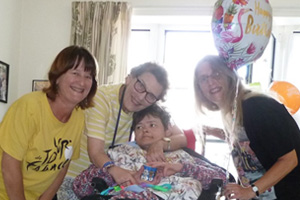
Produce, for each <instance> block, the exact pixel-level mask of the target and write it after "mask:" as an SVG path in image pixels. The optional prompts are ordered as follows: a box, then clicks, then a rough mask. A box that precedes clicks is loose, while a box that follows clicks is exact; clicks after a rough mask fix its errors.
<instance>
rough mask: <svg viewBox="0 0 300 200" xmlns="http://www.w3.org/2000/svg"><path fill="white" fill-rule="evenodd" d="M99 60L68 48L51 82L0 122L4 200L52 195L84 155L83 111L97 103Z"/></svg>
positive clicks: (0, 187)
mask: <svg viewBox="0 0 300 200" xmlns="http://www.w3.org/2000/svg"><path fill="white" fill-rule="evenodd" d="M96 68H97V63H96V60H95V59H94V57H93V56H92V55H91V54H90V53H89V52H88V51H87V50H86V49H84V48H82V47H78V46H69V47H67V48H65V49H63V50H62V51H61V52H60V53H59V54H58V55H57V57H56V58H55V60H54V62H53V64H52V66H51V69H50V71H49V73H48V77H49V82H50V86H49V87H48V88H44V89H43V91H37V92H32V93H29V94H26V95H24V96H23V97H21V98H20V99H18V100H17V101H16V102H14V103H13V104H12V106H11V107H10V108H9V110H8V111H7V113H6V115H5V116H4V118H3V121H2V122H1V124H0V138H1V140H0V170H1V173H0V199H1V200H6V199H19V200H25V199H40V200H42V199H51V198H52V197H54V195H55V193H56V191H57V190H58V188H59V186H60V185H61V183H62V181H63V179H64V176H65V174H66V172H67V169H68V166H69V163H70V161H71V160H73V159H76V158H78V157H79V149H80V138H81V134H82V132H83V129H84V111H83V110H84V109H86V108H89V107H91V106H92V105H93V97H94V95H95V93H96V90H97V82H96V78H95V77H96V71H97V70H96Z"/></svg>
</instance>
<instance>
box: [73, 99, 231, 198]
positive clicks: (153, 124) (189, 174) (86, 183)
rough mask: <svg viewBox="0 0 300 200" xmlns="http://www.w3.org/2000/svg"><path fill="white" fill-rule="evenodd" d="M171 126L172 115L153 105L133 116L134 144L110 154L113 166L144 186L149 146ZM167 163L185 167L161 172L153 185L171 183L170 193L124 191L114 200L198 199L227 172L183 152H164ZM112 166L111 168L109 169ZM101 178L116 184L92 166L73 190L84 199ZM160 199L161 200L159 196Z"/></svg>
mask: <svg viewBox="0 0 300 200" xmlns="http://www.w3.org/2000/svg"><path fill="white" fill-rule="evenodd" d="M169 125H170V115H169V113H168V112H166V111H165V110H164V109H163V108H161V107H160V106H158V105H157V104H154V105H152V106H150V107H148V108H146V109H144V110H142V111H139V112H137V113H134V115H133V125H132V127H133V130H134V134H135V142H129V143H126V144H122V145H119V146H117V147H115V148H113V149H110V150H109V151H108V155H109V157H110V158H111V160H112V161H113V162H112V163H110V166H112V165H116V166H119V167H122V168H123V169H126V170H128V171H130V173H132V174H133V175H134V177H135V179H136V182H138V183H142V182H144V181H143V180H141V173H142V170H143V165H145V164H146V165H148V164H150V165H151V163H148V164H147V161H146V159H145V154H146V152H147V149H148V147H149V146H150V145H151V144H153V143H155V142H157V141H159V140H161V139H162V138H164V137H166V136H168V134H169V130H168V127H169ZM165 162H166V163H182V164H183V167H182V168H181V171H179V172H178V173H176V174H174V175H171V176H168V177H162V172H159V171H158V172H157V174H156V176H157V177H156V179H155V180H154V181H153V182H152V184H156V183H159V185H161V184H165V183H168V184H171V185H172V188H171V190H170V191H168V192H162V191H156V190H153V189H151V188H146V189H145V190H144V191H143V192H140V193H135V192H133V191H125V190H121V191H120V193H119V194H117V195H116V196H115V197H114V198H133V199H159V197H160V198H162V199H169V198H170V199H197V198H198V197H199V196H200V194H201V191H202V188H203V189H208V188H209V184H210V183H211V181H212V179H222V180H223V181H225V179H226V178H225V177H226V175H225V171H224V170H223V169H222V168H220V167H217V166H214V165H211V164H210V163H208V162H206V161H204V160H202V159H200V158H196V157H192V156H191V155H190V154H188V153H187V152H185V151H184V150H176V151H169V152H165ZM108 167H109V166H108ZM94 177H99V178H102V179H104V180H105V182H106V183H107V184H108V185H109V186H113V185H114V184H115V182H114V181H113V178H112V177H111V176H110V174H108V173H107V168H104V169H103V168H102V169H99V168H97V167H95V166H94V165H91V166H90V167H89V168H88V169H86V170H85V171H83V172H82V173H81V174H80V175H78V176H77V177H76V178H75V180H74V182H73V190H74V192H75V194H76V195H78V197H80V198H82V197H84V196H87V195H91V194H93V192H94V188H93V187H92V184H91V182H92V179H93V178H94ZM158 196H159V197H158Z"/></svg>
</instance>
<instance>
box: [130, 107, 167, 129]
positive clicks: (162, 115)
mask: <svg viewBox="0 0 300 200" xmlns="http://www.w3.org/2000/svg"><path fill="white" fill-rule="evenodd" d="M147 115H151V116H153V117H156V118H159V119H160V120H161V122H162V124H163V126H164V128H165V130H167V129H168V126H169V124H170V118H171V116H170V114H169V113H168V112H167V111H166V110H165V108H164V107H161V106H159V105H157V104H153V105H151V106H149V107H147V108H145V109H143V110H141V111H139V112H135V113H134V114H133V121H132V130H134V129H135V127H136V125H137V124H138V123H139V122H140V121H142V120H143V119H144V117H145V116H147Z"/></svg>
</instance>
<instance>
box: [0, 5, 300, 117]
mask: <svg viewBox="0 0 300 200" xmlns="http://www.w3.org/2000/svg"><path fill="white" fill-rule="evenodd" d="M72 1H73V0H22V1H20V0H1V2H0V27H1V32H0V45H1V48H0V60H2V61H4V62H6V63H8V64H10V76H9V79H10V80H9V96H8V103H7V104H3V103H0V121H1V120H2V117H3V115H4V113H5V111H6V110H7V109H8V107H9V106H10V105H11V103H12V102H13V101H15V100H16V99H17V98H19V97H20V96H22V95H24V94H25V93H28V92H30V91H31V85H32V80H33V79H46V78H47V71H48V69H49V67H50V65H51V63H52V61H53V59H54V57H55V56H56V54H57V53H58V52H59V51H60V50H61V49H62V48H64V47H66V46H68V45H69V40H70V28H71V3H72ZM128 2H129V3H131V5H132V7H133V8H134V13H135V14H138V15H144V14H147V15H210V14H211V13H212V6H213V4H214V3H215V1H213V0H209V1H208V0H172V1H170V0H151V1H149V0H128ZM270 2H271V5H272V7H273V14H274V16H276V15H277V16H299V17H300V1H299V0H285V1H282V0H270ZM4 19H5V20H4Z"/></svg>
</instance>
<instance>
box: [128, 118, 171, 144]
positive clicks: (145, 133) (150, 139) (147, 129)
mask: <svg viewBox="0 0 300 200" xmlns="http://www.w3.org/2000/svg"><path fill="white" fill-rule="evenodd" d="M166 132H167V130H165V129H164V126H163V124H162V122H161V120H160V118H158V117H153V116H152V115H146V116H145V117H144V118H143V119H142V120H141V121H140V122H139V123H138V124H137V125H136V126H135V128H134V134H135V140H136V143H137V144H138V145H139V146H140V147H141V148H143V149H147V148H148V147H149V146H150V145H151V144H153V143H155V142H158V141H159V140H161V139H162V138H163V137H164V136H165V135H166Z"/></svg>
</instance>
